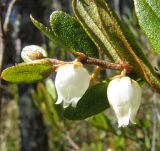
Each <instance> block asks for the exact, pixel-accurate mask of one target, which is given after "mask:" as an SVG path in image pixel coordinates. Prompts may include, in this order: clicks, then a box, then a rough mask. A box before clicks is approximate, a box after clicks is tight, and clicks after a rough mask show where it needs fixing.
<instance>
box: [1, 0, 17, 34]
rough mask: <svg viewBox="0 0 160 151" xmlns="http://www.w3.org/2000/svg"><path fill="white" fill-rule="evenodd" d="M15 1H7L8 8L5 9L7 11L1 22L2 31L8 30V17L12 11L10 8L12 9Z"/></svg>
mask: <svg viewBox="0 0 160 151" xmlns="http://www.w3.org/2000/svg"><path fill="white" fill-rule="evenodd" d="M15 2H16V0H12V1H11V2H10V3H9V6H8V9H7V13H6V17H5V20H4V24H3V29H4V32H7V31H8V24H9V19H10V16H11V13H12V9H13V6H14V4H15Z"/></svg>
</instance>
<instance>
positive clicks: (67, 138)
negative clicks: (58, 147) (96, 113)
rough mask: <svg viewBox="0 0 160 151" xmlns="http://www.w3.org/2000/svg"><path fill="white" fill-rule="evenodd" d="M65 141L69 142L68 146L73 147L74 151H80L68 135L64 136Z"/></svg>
mask: <svg viewBox="0 0 160 151" xmlns="http://www.w3.org/2000/svg"><path fill="white" fill-rule="evenodd" d="M65 139H66V140H67V141H68V142H69V144H70V145H71V146H72V147H73V149H74V150H75V151H82V150H81V149H80V148H79V146H78V145H77V144H76V143H75V142H74V141H73V140H72V138H71V137H70V136H69V135H66V136H65Z"/></svg>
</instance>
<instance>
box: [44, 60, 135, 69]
mask: <svg viewBox="0 0 160 151" xmlns="http://www.w3.org/2000/svg"><path fill="white" fill-rule="evenodd" d="M46 60H48V61H49V62H50V63H52V64H53V65H56V66H57V67H58V66H60V65H63V64H71V63H72V62H64V61H60V60H57V59H49V58H47V59H46ZM79 61H80V62H82V63H83V64H90V65H96V66H99V67H101V68H102V69H106V68H107V69H112V70H124V69H126V71H127V72H131V71H132V67H130V66H129V65H128V64H126V63H122V62H121V63H119V64H118V63H111V62H109V61H106V60H100V59H96V58H91V57H81V58H80V59H79Z"/></svg>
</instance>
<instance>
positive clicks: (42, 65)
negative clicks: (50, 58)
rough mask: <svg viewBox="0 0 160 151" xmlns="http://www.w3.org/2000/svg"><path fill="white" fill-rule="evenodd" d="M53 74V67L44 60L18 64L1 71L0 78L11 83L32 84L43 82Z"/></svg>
mask: <svg viewBox="0 0 160 151" xmlns="http://www.w3.org/2000/svg"><path fill="white" fill-rule="evenodd" d="M52 72H53V67H52V65H51V64H49V63H48V62H47V61H45V60H39V61H33V62H30V63H20V64H17V65H15V66H12V67H10V68H7V69H5V70H3V72H2V74H1V78H2V79H4V80H6V81H9V82H12V83H32V82H36V81H39V80H43V79H45V78H46V77H48V76H49V75H50V74H51V73H52Z"/></svg>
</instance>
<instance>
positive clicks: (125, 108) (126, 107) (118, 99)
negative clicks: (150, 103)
mask: <svg viewBox="0 0 160 151" xmlns="http://www.w3.org/2000/svg"><path fill="white" fill-rule="evenodd" d="M141 95H142V92H141V87H140V85H139V84H138V83H137V82H136V81H135V80H133V79H131V78H129V77H127V76H122V77H117V78H115V79H113V80H112V81H111V82H110V83H109V85H108V88H107V96H108V100H109V103H110V105H111V107H112V108H113V110H114V112H115V114H116V116H117V119H118V125H119V127H121V126H127V125H128V124H129V121H131V122H132V123H134V124H135V116H136V114H137V111H138V109H139V106H140V103H141Z"/></svg>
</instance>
